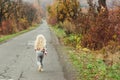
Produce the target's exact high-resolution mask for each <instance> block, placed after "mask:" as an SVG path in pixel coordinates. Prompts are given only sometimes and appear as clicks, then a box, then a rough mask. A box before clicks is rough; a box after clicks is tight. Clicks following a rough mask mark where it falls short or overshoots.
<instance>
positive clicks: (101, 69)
mask: <svg viewBox="0 0 120 80" xmlns="http://www.w3.org/2000/svg"><path fill="white" fill-rule="evenodd" d="M52 30H54V32H55V33H56V35H57V36H58V37H59V38H63V36H65V34H64V31H63V30H62V29H59V28H58V27H57V26H55V27H52ZM66 37H67V36H66ZM63 42H64V41H63ZM66 47H67V46H66ZM67 52H68V56H69V58H70V61H71V62H72V64H73V66H74V67H75V68H76V69H77V71H78V77H77V80H120V75H119V74H120V63H116V64H113V65H111V66H108V65H106V64H105V62H104V61H103V60H102V59H97V58H96V57H95V56H94V55H93V54H92V52H91V51H87V52H86V51H82V50H81V51H79V52H78V51H76V50H75V49H74V48H72V47H71V48H70V49H69V48H67Z"/></svg>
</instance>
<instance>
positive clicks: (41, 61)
mask: <svg viewBox="0 0 120 80" xmlns="http://www.w3.org/2000/svg"><path fill="white" fill-rule="evenodd" d="M43 57H44V55H41V56H40V64H41V68H43Z"/></svg>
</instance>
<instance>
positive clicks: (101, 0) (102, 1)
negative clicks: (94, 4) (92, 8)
mask: <svg viewBox="0 0 120 80" xmlns="http://www.w3.org/2000/svg"><path fill="white" fill-rule="evenodd" d="M98 4H99V7H98V12H99V13H105V14H108V9H107V5H106V0H98Z"/></svg>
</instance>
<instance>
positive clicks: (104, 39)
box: [48, 0, 120, 80]
mask: <svg viewBox="0 0 120 80" xmlns="http://www.w3.org/2000/svg"><path fill="white" fill-rule="evenodd" d="M79 3H80V2H79V1H78V0H74V1H69V0H65V1H63V0H62V1H55V2H54V3H53V4H52V5H50V6H49V7H48V23H49V24H51V25H52V28H53V29H54V31H55V32H56V33H57V35H58V38H59V40H60V42H62V44H64V45H65V46H70V49H68V52H67V53H68V54H69V56H70V59H71V60H72V62H73V64H74V65H75V66H76V68H77V69H78V71H79V72H80V74H79V76H78V78H79V79H80V80H106V79H107V80H119V79H120V76H119V74H120V71H119V69H120V67H119V66H120V28H119V27H120V7H119V6H116V8H114V9H113V10H109V9H108V8H107V5H106V0H104V1H103V0H98V5H99V6H95V5H96V4H94V3H93V2H92V0H88V5H89V7H88V8H87V9H86V11H87V12H83V11H82V7H80V4H79Z"/></svg>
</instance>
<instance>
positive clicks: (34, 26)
mask: <svg viewBox="0 0 120 80" xmlns="http://www.w3.org/2000/svg"><path fill="white" fill-rule="evenodd" d="M36 26H38V25H37V24H35V25H33V26H32V27H30V28H28V29H27V30H23V31H20V32H17V33H14V34H10V35H4V36H3V37H1V38H0V42H4V41H6V40H8V39H11V38H13V37H15V36H18V35H20V34H23V33H26V32H28V31H30V30H33V29H35V28H36Z"/></svg>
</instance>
